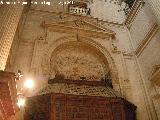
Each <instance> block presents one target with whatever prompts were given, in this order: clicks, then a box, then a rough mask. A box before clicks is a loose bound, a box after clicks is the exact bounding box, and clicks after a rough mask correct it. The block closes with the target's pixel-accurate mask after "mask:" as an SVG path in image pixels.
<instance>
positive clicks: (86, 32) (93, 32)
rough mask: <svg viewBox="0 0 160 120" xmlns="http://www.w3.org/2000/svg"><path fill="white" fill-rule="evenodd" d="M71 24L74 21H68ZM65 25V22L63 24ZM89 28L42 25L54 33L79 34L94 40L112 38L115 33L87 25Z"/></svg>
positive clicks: (56, 24) (51, 24)
mask: <svg viewBox="0 0 160 120" xmlns="http://www.w3.org/2000/svg"><path fill="white" fill-rule="evenodd" d="M70 22H71V23H73V22H75V21H70ZM64 23H65V22H64ZM83 24H84V25H83V26H85V24H86V25H87V24H88V23H86V22H84V23H83ZM88 25H89V26H90V28H87V27H86V28H85V27H83V28H82V27H79V26H78V25H77V26H73V25H66V24H61V23H58V22H56V23H45V22H43V23H42V26H43V27H46V28H48V29H49V30H52V31H56V32H63V33H72V34H80V35H83V36H89V37H94V38H102V39H105V38H108V37H112V38H114V36H115V33H114V32H113V31H111V30H108V29H104V28H100V27H99V26H96V25H92V24H88Z"/></svg>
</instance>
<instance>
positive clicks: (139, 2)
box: [125, 0, 144, 28]
mask: <svg viewBox="0 0 160 120" xmlns="http://www.w3.org/2000/svg"><path fill="white" fill-rule="evenodd" d="M143 5H144V1H143V0H135V2H134V4H133V6H132V8H131V10H130V12H129V13H128V16H127V19H126V21H125V24H126V26H127V27H128V28H130V27H131V25H132V22H133V21H134V19H135V17H136V16H137V14H138V12H139V10H140V8H141V7H142V6H143Z"/></svg>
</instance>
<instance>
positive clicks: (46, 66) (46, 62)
mask: <svg viewBox="0 0 160 120" xmlns="http://www.w3.org/2000/svg"><path fill="white" fill-rule="evenodd" d="M76 41H77V42H82V43H83V44H86V45H88V46H90V47H92V48H94V49H95V50H96V51H99V52H100V53H101V55H103V58H104V59H105V60H106V63H108V67H109V71H110V75H111V78H112V84H113V88H115V89H116V90H118V91H120V90H119V79H118V71H117V68H116V65H115V63H114V60H113V58H112V57H111V53H110V52H109V51H108V50H107V49H106V48H105V47H103V46H102V45H101V44H99V43H97V42H96V41H94V40H92V39H90V38H86V37H82V36H79V37H78V39H77V37H76V36H63V37H60V38H59V39H57V40H56V41H53V43H51V44H50V46H49V47H47V49H46V51H45V53H44V57H43V60H42V68H43V70H42V71H43V73H44V74H48V76H49V74H50V70H51V64H50V62H51V57H52V54H53V52H54V50H56V48H58V47H59V46H61V45H63V44H66V43H67V42H76Z"/></svg>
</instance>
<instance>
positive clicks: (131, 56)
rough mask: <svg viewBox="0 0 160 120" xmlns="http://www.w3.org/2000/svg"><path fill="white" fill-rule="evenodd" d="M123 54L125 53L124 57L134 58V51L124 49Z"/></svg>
mask: <svg viewBox="0 0 160 120" xmlns="http://www.w3.org/2000/svg"><path fill="white" fill-rule="evenodd" d="M122 54H123V56H124V58H126V59H132V58H133V53H129V52H126V51H124V52H122Z"/></svg>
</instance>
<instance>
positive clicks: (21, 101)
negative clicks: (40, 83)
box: [17, 98, 25, 107]
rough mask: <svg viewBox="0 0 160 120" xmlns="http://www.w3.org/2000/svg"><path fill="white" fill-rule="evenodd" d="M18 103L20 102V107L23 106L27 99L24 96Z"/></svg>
mask: <svg viewBox="0 0 160 120" xmlns="http://www.w3.org/2000/svg"><path fill="white" fill-rule="evenodd" d="M17 104H18V106H19V107H23V106H24V105H25V99H24V98H20V99H18V103H17Z"/></svg>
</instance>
